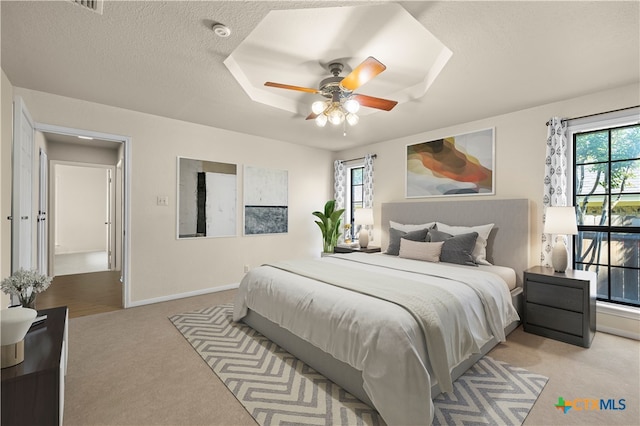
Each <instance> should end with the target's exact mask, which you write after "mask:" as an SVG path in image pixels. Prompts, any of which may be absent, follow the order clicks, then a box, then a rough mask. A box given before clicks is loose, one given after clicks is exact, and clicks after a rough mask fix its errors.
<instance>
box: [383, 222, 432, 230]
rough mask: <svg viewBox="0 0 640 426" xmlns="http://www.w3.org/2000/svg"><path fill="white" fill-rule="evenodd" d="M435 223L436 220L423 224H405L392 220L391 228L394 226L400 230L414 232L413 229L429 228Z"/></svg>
mask: <svg viewBox="0 0 640 426" xmlns="http://www.w3.org/2000/svg"><path fill="white" fill-rule="evenodd" d="M435 224H436V223H435V222H429V223H423V224H422V225H405V224H403V223H398V222H394V221H392V220H390V221H389V228H394V229H397V230H398V231H403V232H412V231H419V230H421V229H429V228H431V227H432V226H433V225H435Z"/></svg>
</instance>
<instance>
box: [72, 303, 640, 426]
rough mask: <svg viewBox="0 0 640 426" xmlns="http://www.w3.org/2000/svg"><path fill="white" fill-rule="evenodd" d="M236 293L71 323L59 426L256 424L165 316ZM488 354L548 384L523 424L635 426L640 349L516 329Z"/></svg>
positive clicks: (612, 340) (617, 340)
mask: <svg viewBox="0 0 640 426" xmlns="http://www.w3.org/2000/svg"><path fill="white" fill-rule="evenodd" d="M234 293H235V292H234V291H226V292H221V293H215V294H210V295H204V296H198V297H193V298H188V299H181V300H176V301H171V302H165V303H158V304H154V305H148V306H143V307H138V308H131V309H126V310H121V311H116V312H109V313H104V314H97V315H92V316H86V317H80V318H74V319H71V320H70V324H69V368H68V373H67V377H66V387H65V412H64V424H65V425H204V424H207V425H255V422H254V420H253V418H252V417H251V416H250V415H249V414H248V413H247V412H246V411H245V410H244V408H243V407H242V405H241V404H240V403H239V402H238V401H237V400H236V399H235V397H234V396H233V395H232V394H231V392H229V391H228V390H227V388H226V387H225V386H224V384H222V382H221V381H220V379H218V377H217V376H216V375H215V374H213V373H212V372H211V370H210V368H209V367H208V366H207V365H206V364H205V363H204V362H203V360H202V359H201V358H200V356H199V355H198V354H197V353H196V352H195V351H194V350H193V349H192V348H191V346H190V345H189V344H187V343H186V342H185V340H184V338H183V337H182V335H181V334H180V333H179V332H178V330H177V329H176V328H175V327H174V326H173V324H171V322H170V321H169V320H168V319H167V318H168V317H169V316H171V315H174V314H178V313H182V312H188V311H192V310H195V309H201V308H205V307H210V306H214V305H219V304H222V303H229V302H232V301H233V295H234ZM490 356H491V357H492V358H494V359H496V360H501V361H505V362H508V363H510V364H512V365H515V366H519V367H522V368H526V369H528V370H530V371H535V372H536V373H539V374H543V375H545V376H548V377H549V381H548V383H547V385H546V387H545V388H544V390H543V392H542V394H541V395H540V397H539V398H538V401H537V402H536V404H535V405H534V407H533V409H532V410H531V412H530V414H529V416H528V417H527V419H526V420H525V423H524V424H525V425H552V424H563V425H569V424H576V425H578V424H580V425H585V424H592V425H601V424H618V425H637V424H638V419H640V410H639V408H640V403H639V401H640V385H639V383H640V342H638V341H634V340H629V339H624V338H621V337H617V336H612V335H608V334H604V333H598V334H596V336H595V339H594V342H593V345H592V347H591V348H590V349H584V348H580V347H578V346H573V345H568V344H566V343H562V342H557V341H555V340H551V339H546V338H543V337H540V336H536V335H533V334H528V333H524V332H523V331H522V328H521V327H520V328H518V329H517V330H516V331H514V332H513V333H512V334H511V335H510V336H509V338H508V341H507V343H505V344H503V345H500V346H498V347H497V348H495V349H494V350H493V351H492V352H491V353H490ZM560 396H562V397H564V399H565V400H569V399H575V398H593V399H600V398H605V399H609V398H615V399H620V398H624V399H625V400H626V407H627V408H626V409H625V410H624V411H586V412H577V411H576V412H571V411H570V412H569V413H567V414H563V413H562V412H561V411H560V410H557V409H555V407H554V404H556V403H557V401H558V397H560Z"/></svg>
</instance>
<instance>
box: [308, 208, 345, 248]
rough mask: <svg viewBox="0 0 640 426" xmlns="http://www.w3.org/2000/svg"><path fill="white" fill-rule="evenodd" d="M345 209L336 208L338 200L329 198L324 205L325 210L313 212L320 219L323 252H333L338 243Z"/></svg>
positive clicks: (318, 222)
mask: <svg viewBox="0 0 640 426" xmlns="http://www.w3.org/2000/svg"><path fill="white" fill-rule="evenodd" d="M342 213H344V209H338V210H336V200H329V201H327V202H326V203H325V205H324V212H319V211H315V212H313V213H312V214H313V215H314V216H316V217H317V218H318V219H320V220H316V223H317V224H318V227H320V231H321V232H322V242H323V252H324V253H333V248H334V247H335V246H336V244H337V243H338V235H339V234H340V223H341V218H342Z"/></svg>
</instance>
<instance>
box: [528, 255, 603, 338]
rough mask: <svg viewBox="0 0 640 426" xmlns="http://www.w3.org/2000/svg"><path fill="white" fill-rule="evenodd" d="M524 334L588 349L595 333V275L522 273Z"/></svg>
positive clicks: (544, 271) (540, 269)
mask: <svg viewBox="0 0 640 426" xmlns="http://www.w3.org/2000/svg"><path fill="white" fill-rule="evenodd" d="M524 306H525V307H524V321H523V326H524V331H526V332H529V333H534V334H539V335H541V336H545V337H550V338H552V339H556V340H561V341H563V342H566V343H571V344H574V345H578V346H584V347H585V348H588V347H589V346H591V341H592V340H593V336H594V335H595V333H596V274H595V272H591V271H572V270H571V271H566V272H555V271H554V270H553V268H543V267H541V266H536V267H533V268H531V269H528V270H526V271H525V272H524Z"/></svg>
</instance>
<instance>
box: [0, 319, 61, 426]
mask: <svg viewBox="0 0 640 426" xmlns="http://www.w3.org/2000/svg"><path fill="white" fill-rule="evenodd" d="M41 315H47V319H46V320H45V321H44V322H42V323H40V324H37V325H33V326H32V327H31V329H29V332H28V333H27V335H26V336H25V338H24V361H23V362H21V363H20V364H18V365H15V366H13V367H8V368H3V369H2V425H3V426H5V425H7V426H9V425H61V424H62V414H63V408H64V376H65V374H66V369H67V336H68V325H67V323H68V311H67V307H66V306H65V307H60V308H52V309H43V310H39V311H38V316H41Z"/></svg>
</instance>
